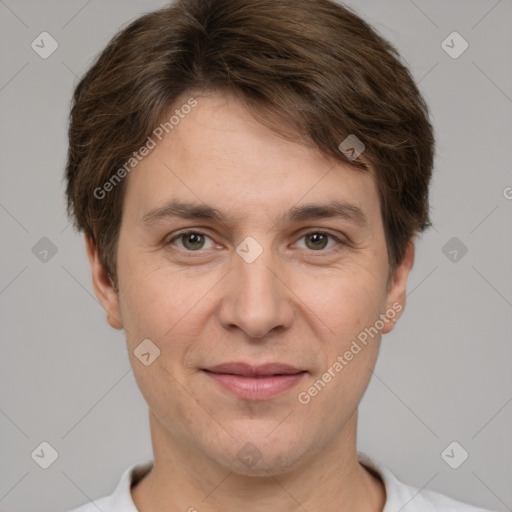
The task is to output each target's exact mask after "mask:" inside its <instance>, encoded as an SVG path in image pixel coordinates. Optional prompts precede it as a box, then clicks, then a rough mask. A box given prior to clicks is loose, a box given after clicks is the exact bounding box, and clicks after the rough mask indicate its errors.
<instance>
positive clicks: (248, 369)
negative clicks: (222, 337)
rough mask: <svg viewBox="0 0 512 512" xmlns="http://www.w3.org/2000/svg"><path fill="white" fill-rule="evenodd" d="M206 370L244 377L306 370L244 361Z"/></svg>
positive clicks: (280, 364)
mask: <svg viewBox="0 0 512 512" xmlns="http://www.w3.org/2000/svg"><path fill="white" fill-rule="evenodd" d="M204 370H207V371H209V372H213V373H229V374H231V375H241V376H243V377H256V376H260V375H262V376H266V375H293V374H296V373H300V372H303V371H305V370H301V369H300V368H296V367H295V366H291V365H289V364H284V363H266V364H260V365H252V364H249V363H243V362H231V363H223V364H218V365H216V366H211V367H209V368H204Z"/></svg>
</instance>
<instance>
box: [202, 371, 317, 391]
mask: <svg viewBox="0 0 512 512" xmlns="http://www.w3.org/2000/svg"><path fill="white" fill-rule="evenodd" d="M202 371H203V372H204V373H205V374H206V375H207V376H208V377H209V378H211V379H212V380H213V381H214V382H216V383H217V384H218V385H219V386H220V387H221V388H222V389H224V390H226V391H229V392H230V393H232V394H234V395H236V396H238V397H239V398H242V399H243V400H270V399H271V398H274V397H276V396H277V395H279V394H280V393H283V392H284V391H286V390H288V389H290V388H292V387H294V386H295V385H297V383H298V382H299V381H300V380H301V379H302V378H303V377H304V375H305V374H306V373H308V372H307V371H306V370H301V369H300V368H297V367H295V366H291V365H288V364H283V363H267V364H264V365H258V366H254V365H251V364H248V363H224V364H221V365H217V366H212V367H210V368H204V369H203V370H202Z"/></svg>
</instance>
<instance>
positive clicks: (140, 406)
mask: <svg viewBox="0 0 512 512" xmlns="http://www.w3.org/2000/svg"><path fill="white" fill-rule="evenodd" d="M164 4H165V2H163V1H142V0H139V1H133V0H132V1H130V2H126V1H113V0H110V1H102V2H100V1H98V0H90V1H88V2H87V1H84V0H80V1H75V0H73V1H70V0H67V1H62V0H61V1H55V0H54V1H49V0H48V1H45V2H41V1H35V0H32V1H28V0H26V1H23V0H17V1H15V0H0V39H1V40H0V48H1V49H2V50H1V66H0V73H1V75H0V108H1V112H2V123H1V127H0V130H1V131H0V140H1V144H2V151H1V162H2V165H1V173H2V175H1V180H2V181H1V183H2V186H1V188H0V225H1V247H2V249H1V261H0V316H1V319H0V339H1V357H0V454H1V455H0V510H2V511H4V512H5V511H6V510H7V511H21V510H28V509H30V510H33V511H50V510H52V511H55V510H66V509H69V508H71V507H74V506H77V505H79V504H82V503H85V502H87V501H88V498H97V497H99V496H101V495H105V494H110V493H111V492H112V490H113V489H114V487H115V485H116V484H117V482H118V480H119V477H120V475H121V473H122V471H123V470H124V469H126V467H127V466H128V465H130V464H132V463H134V462H136V461H138V460H142V459H146V458H150V457H151V453H152V452H151V444H150V437H149V427H148V421H147V409H146V405H145V402H144V401H143V399H142V396H141V395H140V393H139V391H138V389H137V387H136V384H135V381H134V378H133V374H132V372H131V369H130V365H129V360H128V356H127V354H126V348H125V344H124V337H123V334H122V332H119V331H114V330H113V329H111V328H110V327H109V326H108V324H107V323H106V320H105V315H104V313H103V310H102V308H101V307H100V306H99V303H98V302H97V300H96V299H95V297H94V294H93V292H92V287H91V279H90V274H89V268H88V263H87V260H86V255H85V250H84V246H83V241H82V237H81V235H78V234H77V233H75V232H74V230H73V229H72V228H71V227H70V226H69V224H68V220H67V218H66V216H65V213H64V212H65V210H64V195H63V191H64V186H63V182H62V174H63V169H64V165H65V157H66V149H67V139H66V129H67V116H68V110H69V102H70V98H71V93H72V90H73V88H74V86H75V85H76V83H77V80H78V77H80V76H81V75H82V74H83V73H84V72H85V70H86V69H87V68H88V67H89V65H90V64H91V62H92V59H93V57H94V56H95V55H96V53H97V52H99V51H100V50H101V49H102V48H103V47H104V45H106V43H107V42H108V40H109V39H110V38H111V37H112V36H113V35H114V34H115V33H116V32H117V31H118V29H119V28H120V27H121V26H124V25H125V24H127V23H128V22H129V21H131V20H132V19H133V18H135V17H136V16H138V15H139V14H141V13H142V12H146V11H149V10H153V9H155V8H158V7H160V6H163V5H164ZM347 4H348V5H350V6H353V7H354V8H356V10H357V11H358V12H359V13H360V14H361V15H362V16H363V17H364V18H365V19H366V20H367V21H369V22H370V23H371V24H372V25H373V26H374V27H375V28H376V29H377V30H378V31H379V32H380V33H381V34H382V35H384V36H385V37H387V38H388V39H389V40H390V41H391V42H392V43H394V44H395V45H396V46H397V47H398V49H399V51H400V52H401V53H402V55H403V58H404V61H405V62H406V63H408V65H409V66H410V69H411V70H412V72H413V75H414V77H415V78H416V80H417V81H418V82H419V86H420V89H421V91H422V92H423V94H424V95H425V97H426V99H427V101H428V103H429V105H430V108H431V110H432V119H433V122H434V125H435V130H436V135H437V139H438V146H437V156H436V169H435V176H434V180H433V185H432V218H433V221H434V229H431V230H429V231H428V232H427V233H425V234H424V235H423V237H422V239H421V240H420V242H419V243H418V246H417V257H416V263H415V266H414V269H413V271H412V274H411V276H410V279H409V290H408V303H407V311H406V314H405V315H404V316H403V317H402V318H401V320H400V321H399V322H398V325H397V328H396V329H395V330H394V331H393V332H392V333H391V334H389V335H387V336H384V338H383V343H382V348H381V353H380V359H379V361H378V363H377V367H376V369H375V376H374V377H373V379H372V381H371V383H370V386H369V388H368V390H367V393H366V395H365V396H364V398H363V401H362V404H361V407H360V426H359V438H358V449H359V450H361V451H364V452H366V453H367V454H369V455H370V456H371V457H373V458H375V459H376V460H379V461H380V462H383V463H384V464H386V465H387V466H388V467H390V468H391V469H392V470H393V471H394V472H395V474H396V475H397V476H398V478H399V479H402V480H404V481H406V482H408V483H410V484H413V485H416V486H418V487H421V488H422V487H427V488H430V489H434V490H438V491H440V492H443V493H446V494H448V495H450V496H452V497H454V498H456V499H459V500H463V501H467V502H469V503H473V504H476V505H480V506H485V507H487V508H491V509H493V510H497V511H506V510H512V435H511V433H512V429H511V426H512V403H511V402H512V372H511V371H510V365H511V362H512V343H511V331H512V314H511V313H512V270H511V265H510V262H511V261H512V236H511V233H512V200H510V199H507V198H506V197H505V196H506V195H507V190H509V191H511V193H510V194H508V195H509V197H510V196H512V189H507V188H506V187H512V172H511V169H512V167H511V164H512V157H511V153H510V144H511V142H512V141H511V140H510V127H511V125H512V58H511V57H512V30H511V21H512V1H511V0H500V1H496V0H480V1H476V0H473V1H467V0H466V1H463V0H457V1H456V0H449V1H447V0H435V1H428V2H427V1H426V0H414V1H412V0H386V1H376V0H364V1H362V0H359V1H355V0H352V1H349V2H347ZM43 31H47V32H49V33H50V34H51V35H52V36H53V37H54V38H55V39H56V40H57V42H58V44H59V47H58V49H57V50H56V51H55V53H53V54H52V55H51V56H50V57H49V58H48V59H42V58H41V57H39V55H38V54H36V53H35V51H34V50H33V49H32V48H31V42H32V41H33V40H34V39H35V38H36V37H37V36H38V35H39V34H40V33H41V32H43ZM453 31H457V32H459V33H460V34H461V35H462V36H463V37H464V38H465V39H466V40H467V41H468V43H469V48H468V49H467V50H466V51H465V52H464V53H463V54H462V55H461V56H460V57H459V58H457V59H453V58H451V57H450V56H449V55H448V54H447V53H446V52H445V51H444V50H443V48H442V47H441V42H442V41H443V40H444V39H445V38H446V37H447V36H448V35H449V34H450V33H451V32H453ZM106 142H108V141H106ZM42 237H47V238H49V239H50V240H51V241H52V242H53V244H55V246H56V248H57V253H56V254H55V255H53V256H52V257H50V254H51V253H50V254H49V255H48V257H47V260H48V261H46V262H42V261H40V259H38V258H37V257H36V255H35V254H34V253H33V252H32V248H33V246H34V245H35V244H36V243H37V242H38V241H39V240H40V239H41V238H42ZM452 237H457V238H458V239H459V240H460V242H462V243H463V244H464V245H465V246H466V247H467V248H468V252H467V254H465V255H464V256H463V257H460V254H461V253H460V252H459V253H458V257H459V260H458V261H456V262H453V261H451V260H450V259H449V258H448V257H447V256H446V255H445V254H444V253H443V247H444V246H445V244H446V243H447V242H448V241H449V240H450V239H451V238H452ZM449 250H452V249H451V248H450V246H448V249H445V253H447V254H448V255H449V252H448V251H449ZM42 441H47V442H49V443H50V444H51V445H52V446H53V447H54V448H55V449H56V450H57V451H58V454H59V457H58V459H57V461H56V462H55V463H54V464H53V465H52V466H50V467H49V468H48V469H46V470H43V469H41V468H40V467H39V466H38V465H37V464H36V463H35V462H34V460H33V459H32V458H31V453H32V452H33V450H34V449H35V448H36V447H37V446H38V445H39V444H40V443H41V442H42ZM452 441H457V442H458V443H460V445H462V446H463V447H464V448H465V449H466V450H467V451H468V453H469V458H468V459H467V460H466V461H465V462H464V463H463V464H462V465H461V466H460V467H459V468H458V469H452V468H451V467H449V466H448V465H447V464H446V463H445V462H444V460H443V459H442V458H441V452H442V451H443V450H444V449H445V448H446V447H447V446H448V445H449V444H450V443H451V442H452Z"/></svg>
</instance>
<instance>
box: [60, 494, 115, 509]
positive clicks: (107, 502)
mask: <svg viewBox="0 0 512 512" xmlns="http://www.w3.org/2000/svg"><path fill="white" fill-rule="evenodd" d="M98 510H101V511H102V512H114V510H115V509H113V508H112V507H111V497H110V496H105V497H104V498H100V499H98V500H94V501H93V502H92V501H91V502H90V503H86V504H85V505H82V506H81V507H78V508H74V509H73V510H70V511H69V512H98Z"/></svg>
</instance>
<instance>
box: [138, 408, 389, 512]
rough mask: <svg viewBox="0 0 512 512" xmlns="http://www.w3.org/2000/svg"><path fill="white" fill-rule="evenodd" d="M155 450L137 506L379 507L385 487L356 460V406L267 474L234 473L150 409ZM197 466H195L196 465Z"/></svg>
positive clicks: (250, 509)
mask: <svg viewBox="0 0 512 512" xmlns="http://www.w3.org/2000/svg"><path fill="white" fill-rule="evenodd" d="M150 425H151V434H152V441H153V449H154V453H155V457H154V465H153V469H152V470H151V472H150V473H149V474H148V475H147V476H146V477H145V478H143V479H142V480H141V481H140V482H139V483H138V484H136V485H135V486H134V487H133V488H132V490H131V493H132V498H133V501H134V503H135V506H136V507H137V509H138V510H139V511H140V512H156V511H159V512H174V511H176V510H187V511H188V510H190V511H194V510H197V511H200V512H220V511H223V512H224V511H232V510H245V511H247V512H274V511H275V512H277V511H279V512H296V511H297V510H304V509H305V510H323V511H325V512H331V511H332V512H334V511H339V510H351V511H354V512H382V510H383V508H384V504H385V500H386V494H385V488H384V485H383V483H382V481H381V480H380V478H378V476H377V475H374V474H373V473H372V472H370V471H369V470H367V469H366V468H364V467H363V466H362V465H361V464H360V463H359V462H358V460H357V451H356V431H357V411H356V412H355V413H354V415H353V417H352V418H351V419H350V420H349V422H347V424H346V425H345V429H344V430H343V432H342V434H341V435H340V436H338V438H337V439H336V440H335V441H334V443H331V444H328V446H327V447H326V448H325V449H324V450H321V451H319V452H317V453H315V454H313V455H311V456H310V457H309V459H307V460H304V461H303V462H302V463H301V464H299V465H297V466H296V467H295V468H294V469H293V470H291V471H288V472H284V473H279V474H272V472H270V471H269V472H267V476H247V475H242V474H237V473H234V472H232V471H230V470H229V469H226V468H224V467H222V466H219V465H218V464H217V463H216V462H215V461H213V460H212V459H209V458H208V457H206V456H205V455H204V454H203V453H200V452H198V451H197V450H194V449H192V448H191V447H189V446H187V445H184V444H183V443H180V442H178V441H177V440H176V439H175V438H174V437H173V436H172V435H171V434H170V433H169V432H168V431H166V430H165V429H164V428H163V426H162V425H161V424H160V422H159V421H158V419H157V418H156V417H154V416H153V415H151V414H150ZM198 468H200V469H198Z"/></svg>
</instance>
